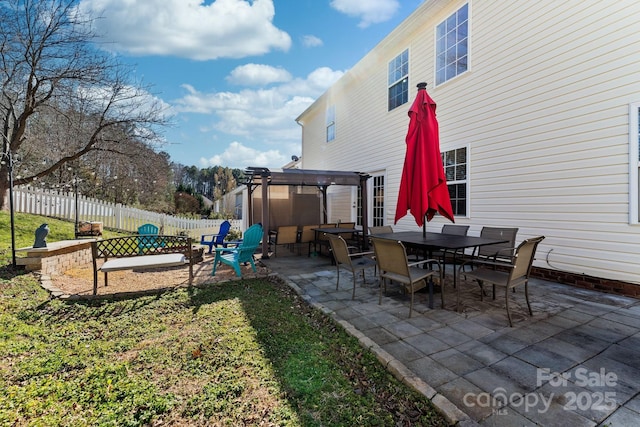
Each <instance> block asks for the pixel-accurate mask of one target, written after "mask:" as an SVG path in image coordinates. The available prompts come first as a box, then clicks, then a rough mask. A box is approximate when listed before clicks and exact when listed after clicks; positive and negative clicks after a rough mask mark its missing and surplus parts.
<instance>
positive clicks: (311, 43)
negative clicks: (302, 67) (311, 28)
mask: <svg viewBox="0 0 640 427" xmlns="http://www.w3.org/2000/svg"><path fill="white" fill-rule="evenodd" d="M322 44H323V43H322V40H321V39H320V38H318V37H316V36H312V35H305V36H302V45H303V46H304V47H317V46H322Z"/></svg>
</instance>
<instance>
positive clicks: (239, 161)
mask: <svg viewBox="0 0 640 427" xmlns="http://www.w3.org/2000/svg"><path fill="white" fill-rule="evenodd" d="M290 158H291V156H287V155H283V154H282V153H280V152H279V151H278V150H267V151H258V150H256V149H253V148H250V147H247V146H245V145H242V143H240V142H237V141H234V142H232V143H231V144H229V146H228V147H227V148H226V149H225V151H224V152H222V153H221V154H216V155H215V156H213V157H210V158H208V159H207V158H204V157H203V158H201V159H200V166H201V167H203V168H206V167H209V166H217V165H225V166H226V167H230V168H239V169H244V168H246V167H248V166H262V167H273V165H284V164H285V163H287V162H288V161H289V159H290Z"/></svg>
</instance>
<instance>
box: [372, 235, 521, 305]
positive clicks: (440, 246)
mask: <svg viewBox="0 0 640 427" xmlns="http://www.w3.org/2000/svg"><path fill="white" fill-rule="evenodd" d="M372 236H373V237H378V238H381V239H391V240H396V241H400V242H402V243H403V244H405V245H411V246H414V247H419V248H421V249H424V250H426V251H427V252H428V253H432V252H434V251H442V252H443V253H445V254H446V253H447V252H449V251H450V252H451V253H452V254H453V265H454V269H453V287H454V288H456V293H457V295H456V298H460V290H459V289H458V288H459V287H458V286H457V272H456V269H455V265H456V256H457V254H458V251H460V250H464V249H468V248H477V247H480V246H486V245H495V244H497V243H505V242H508V240H506V239H492V238H487V237H478V236H460V235H456V234H445V233H433V232H427V233H424V232H422V231H397V232H393V233H380V234H372ZM430 289H431V288H430ZM441 292H444V286H442V290H441ZM429 301H430V302H429V306H430V307H432V295H429Z"/></svg>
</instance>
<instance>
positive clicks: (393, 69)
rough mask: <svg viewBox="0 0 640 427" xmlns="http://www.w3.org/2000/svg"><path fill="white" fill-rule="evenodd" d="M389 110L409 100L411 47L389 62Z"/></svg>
mask: <svg viewBox="0 0 640 427" xmlns="http://www.w3.org/2000/svg"><path fill="white" fill-rule="evenodd" d="M387 84H388V86H389V111H391V110H393V109H394V108H397V107H399V106H401V105H403V104H406V103H407V102H408V101H409V49H406V50H405V51H404V52H402V53H401V54H400V55H398V56H396V57H395V58H394V59H393V60H392V61H391V62H389V76H388V81H387Z"/></svg>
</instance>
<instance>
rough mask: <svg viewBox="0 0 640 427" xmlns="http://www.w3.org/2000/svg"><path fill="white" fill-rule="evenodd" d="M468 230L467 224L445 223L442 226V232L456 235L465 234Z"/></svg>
mask: <svg viewBox="0 0 640 427" xmlns="http://www.w3.org/2000/svg"><path fill="white" fill-rule="evenodd" d="M468 231H469V226H468V225H455V224H445V225H443V226H442V231H441V233H442V234H455V235H456V236H466V235H467V232H468Z"/></svg>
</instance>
